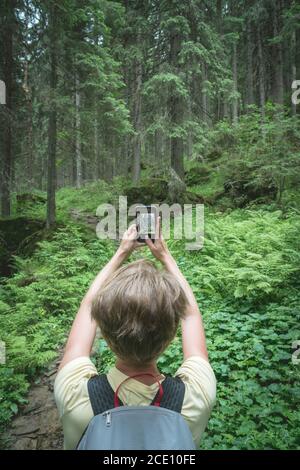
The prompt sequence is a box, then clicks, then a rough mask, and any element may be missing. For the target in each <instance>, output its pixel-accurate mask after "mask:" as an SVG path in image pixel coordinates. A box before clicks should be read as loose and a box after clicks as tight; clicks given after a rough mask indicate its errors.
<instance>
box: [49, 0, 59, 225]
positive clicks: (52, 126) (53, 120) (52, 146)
mask: <svg viewBox="0 0 300 470" xmlns="http://www.w3.org/2000/svg"><path fill="white" fill-rule="evenodd" d="M55 25H56V6H55V4H51V6H50V12H49V38H50V45H49V48H50V96H51V99H50V109H49V123H48V139H49V140H48V178H47V228H51V227H52V226H53V225H54V224H55V191H56V143H57V110H56V103H55V93H56V86H57V57H56V54H57V48H56V31H55V29H56V28H55Z"/></svg>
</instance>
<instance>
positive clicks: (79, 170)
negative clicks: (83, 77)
mask: <svg viewBox="0 0 300 470" xmlns="http://www.w3.org/2000/svg"><path fill="white" fill-rule="evenodd" d="M79 85H80V83H79V78H78V74H77V72H76V77H75V131H76V133H75V155H76V188H77V189H79V188H81V186H82V157H81V133H80V131H81V121H80V90H79Z"/></svg>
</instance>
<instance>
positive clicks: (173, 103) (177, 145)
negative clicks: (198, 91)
mask: <svg viewBox="0 0 300 470" xmlns="http://www.w3.org/2000/svg"><path fill="white" fill-rule="evenodd" d="M180 49H181V37H180V35H179V33H178V32H175V33H173V34H172V35H171V57H170V59H171V65H172V68H173V71H174V73H176V72H178V71H179V64H178V54H179V52H180ZM170 117H171V122H172V124H173V126H174V127H175V128H176V127H180V126H181V125H182V120H183V103H182V98H181V97H179V96H178V95H175V94H172V96H171V97H170ZM183 151H184V150H183V138H182V137H181V136H177V135H176V136H172V137H171V167H172V168H173V169H174V170H175V171H176V173H177V174H178V175H179V176H180V178H182V179H183V178H184V167H183Z"/></svg>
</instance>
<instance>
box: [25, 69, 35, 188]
mask: <svg viewBox="0 0 300 470" xmlns="http://www.w3.org/2000/svg"><path fill="white" fill-rule="evenodd" d="M28 74H29V65H28V62H27V61H26V62H25V73H24V83H23V90H24V93H25V98H26V108H27V116H28V117H27V119H28V126H27V139H26V176H27V181H26V186H27V189H29V190H31V189H32V185H33V172H34V153H33V124H32V119H33V110H32V92H31V89H30V86H29V83H28V82H29V80H28Z"/></svg>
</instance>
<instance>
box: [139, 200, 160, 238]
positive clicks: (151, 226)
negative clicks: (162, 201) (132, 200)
mask: <svg viewBox="0 0 300 470" xmlns="http://www.w3.org/2000/svg"><path fill="white" fill-rule="evenodd" d="M156 223H157V211H156V207H155V206H138V207H137V208H136V229H137V232H138V238H137V241H138V242H139V243H146V242H145V240H146V238H147V237H148V238H150V239H151V240H153V241H154V240H155V234H156V228H157V227H156Z"/></svg>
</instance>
